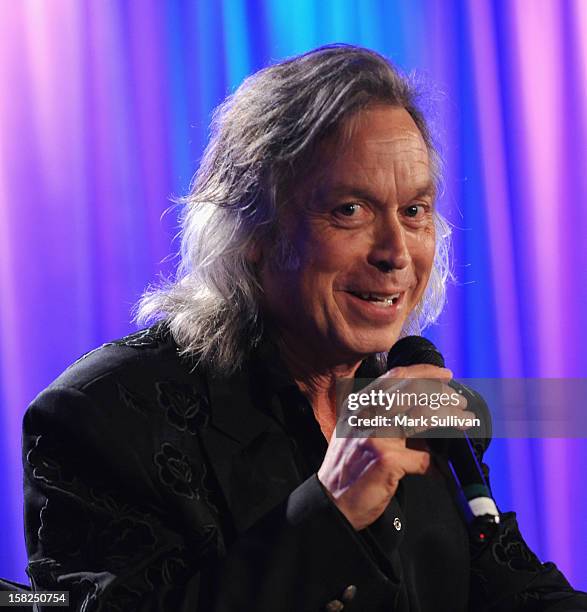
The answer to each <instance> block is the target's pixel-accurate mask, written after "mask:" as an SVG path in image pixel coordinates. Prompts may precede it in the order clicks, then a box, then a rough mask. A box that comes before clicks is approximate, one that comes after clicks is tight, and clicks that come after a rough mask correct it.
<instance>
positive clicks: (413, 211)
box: [404, 204, 426, 219]
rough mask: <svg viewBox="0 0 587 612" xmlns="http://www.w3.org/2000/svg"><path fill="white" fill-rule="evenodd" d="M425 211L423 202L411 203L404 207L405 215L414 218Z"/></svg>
mask: <svg viewBox="0 0 587 612" xmlns="http://www.w3.org/2000/svg"><path fill="white" fill-rule="evenodd" d="M425 212H426V206H425V205H424V204H412V205H411V206H408V207H407V208H405V209H404V214H405V215H406V217H410V218H412V219H415V218H417V217H419V216H421V215H422V214H424V213H425Z"/></svg>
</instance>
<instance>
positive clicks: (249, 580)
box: [23, 325, 587, 612]
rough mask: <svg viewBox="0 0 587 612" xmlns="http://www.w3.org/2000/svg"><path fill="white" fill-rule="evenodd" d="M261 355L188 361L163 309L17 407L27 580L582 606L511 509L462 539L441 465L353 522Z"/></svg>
mask: <svg viewBox="0 0 587 612" xmlns="http://www.w3.org/2000/svg"><path fill="white" fill-rule="evenodd" d="M253 363H255V364H257V365H254V366H253ZM274 367H275V364H273V368H274ZM272 371H273V372H275V369H273V370H272V369H271V366H270V367H269V368H268V369H267V370H266V371H265V372H264V371H263V362H261V365H260V366H259V365H258V362H254V361H251V363H249V364H248V366H247V367H245V368H243V370H242V371H240V372H239V373H238V374H235V375H233V376H230V377H226V378H218V377H214V376H212V375H211V374H209V373H206V372H203V371H202V370H201V369H200V370H198V369H194V368H193V367H192V364H191V363H190V361H189V360H187V359H183V358H180V357H179V356H178V351H177V347H176V345H175V344H174V342H173V341H172V339H171V338H170V336H169V334H168V332H167V331H166V328H165V327H164V326H163V325H159V326H155V327H154V328H151V329H149V330H144V331H142V332H138V333H136V334H133V335H131V336H128V337H127V338H124V339H122V340H120V341H116V342H113V343H109V344H107V345H104V346H103V347H101V348H99V349H97V350H95V351H93V352H91V353H89V354H88V355H86V356H84V357H83V358H82V359H80V360H79V361H77V362H76V363H75V364H74V365H73V366H71V367H70V368H69V369H68V370H66V372H64V373H63V374H62V375H61V376H60V377H59V378H58V379H57V380H56V381H55V382H54V383H53V384H52V385H51V386H50V387H48V388H47V389H46V390H45V391H43V392H42V393H41V394H40V395H39V396H38V397H37V398H36V399H35V401H34V402H33V403H32V404H31V406H30V407H29V410H28V411H27V413H26V416H25V419H24V439H23V460H24V467H25V523H26V540H27V548H28V554H29V561H30V563H29V566H28V570H27V571H28V573H29V576H30V578H31V581H32V582H33V584H34V586H35V587H36V588H37V589H46V590H68V591H70V601H71V602H72V603H71V608H70V609H75V610H82V609H83V610H84V611H85V612H92V611H97V610H108V611H110V610H120V611H121V612H122V611H124V612H129V611H134V610H137V611H145V612H146V611H152V610H169V611H173V612H176V611H177V612H180V611H186V612H187V611H188V610H189V611H190V612H207V611H210V612H212V611H214V612H228V611H237V610H238V611H244V610H262V611H266V612H280V611H287V610H292V611H294V610H295V611H299V612H306V611H307V612H311V611H312V612H315V611H318V610H324V609H331V610H336V609H343V608H341V607H340V606H344V610H346V611H352V610H356V611H362V612H370V611H373V612H375V611H379V610H381V611H383V610H385V611H387V612H399V611H408V610H410V611H422V612H424V611H435V612H442V611H447V612H449V611H450V612H459V611H461V610H467V609H470V610H473V611H475V612H482V611H483V610H490V609H491V610H504V611H505V610H508V611H513V610H552V611H554V610H587V596H585V595H581V594H579V593H575V592H574V591H573V590H572V589H571V587H570V586H569V585H568V583H567V581H566V580H565V579H564V577H563V576H562V575H561V574H560V573H559V572H558V570H556V568H555V567H554V566H553V565H552V564H545V565H543V564H541V563H540V562H539V561H538V559H537V558H536V557H535V556H534V555H533V554H532V553H531V552H530V551H529V549H528V548H527V546H526V545H525V543H524V542H523V540H522V539H521V536H520V535H519V533H518V529H517V525H516V522H515V516H514V515H513V514H512V513H510V514H506V515H505V520H504V521H503V523H502V527H501V532H500V534H499V535H498V536H497V537H496V539H495V541H494V542H492V543H491V544H490V545H488V546H486V547H485V548H484V549H482V550H481V551H473V553H471V549H470V546H469V541H468V536H467V532H466V530H465V527H464V524H463V521H462V519H461V517H460V514H459V511H458V508H457V505H456V503H455V502H454V501H453V495H452V494H451V491H450V487H449V486H447V484H446V482H447V481H446V480H445V479H444V478H442V477H437V478H434V477H418V476H409V477H406V478H404V479H403V480H402V483H401V485H400V488H399V489H398V493H397V495H396V496H395V497H394V499H393V500H392V502H391V503H390V505H389V506H388V508H387V510H386V512H385V514H384V515H383V516H382V517H381V518H380V519H379V520H378V521H376V523H374V524H373V525H372V526H371V527H370V528H369V529H367V530H364V531H363V532H360V533H356V532H355V531H354V530H353V529H352V527H351V526H350V524H349V523H348V522H347V521H346V520H345V518H344V517H343V516H342V514H340V513H339V512H338V510H337V509H336V507H335V506H334V505H333V504H332V503H331V502H330V500H329V498H328V497H327V495H326V494H325V492H324V491H323V489H322V487H321V485H320V483H319V482H318V480H317V478H316V476H315V474H313V473H312V470H314V471H315V468H316V465H315V464H314V465H312V464H311V463H310V464H306V466H305V467H304V464H303V460H304V456H303V455H304V453H303V452H302V451H301V450H300V449H301V448H302V447H303V446H302V447H301V446H300V438H299V436H298V437H297V438H296V435H295V433H292V430H291V427H290V426H289V425H288V423H287V422H286V421H283V420H282V419H281V418H280V417H279V414H281V416H283V411H282V412H281V413H279V410H280V406H279V402H280V401H281V400H283V398H282V397H281V400H280V396H279V393H277V394H276V393H274V391H275V385H273V384H272V383H273V382H275V381H274V380H273V378H272V375H271V372H272ZM278 413H279V414H278ZM302 441H303V440H302ZM477 450H478V452H479V453H480V454H481V453H482V452H483V450H484V447H483V444H479V445H477ZM493 604H494V605H495V607H491V606H492V605H493ZM328 606H330V607H328Z"/></svg>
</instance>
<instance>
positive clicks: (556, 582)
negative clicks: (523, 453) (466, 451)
mask: <svg viewBox="0 0 587 612" xmlns="http://www.w3.org/2000/svg"><path fill="white" fill-rule="evenodd" d="M478 442H479V441H477V444H474V447H475V450H476V452H477V455H478V459H479V461H480V462H481V459H482V454H483V452H484V450H485V448H486V445H484V444H479V443H478ZM482 467H483V472H484V474H485V477H486V479H487V480H489V468H488V466H487V465H486V464H482ZM500 518H501V520H500V524H499V525H498V527H497V530H496V531H495V533H494V534H493V535H492V537H491V540H490V541H489V542H487V543H485V544H483V545H481V546H479V545H476V544H474V543H473V542H472V543H471V585H470V587H471V588H470V593H471V597H470V605H469V609H470V610H471V612H565V611H566V612H579V611H587V594H586V593H583V592H579V591H575V590H574V589H573V588H572V587H571V585H570V584H569V583H568V581H567V580H566V578H565V577H564V576H563V574H562V573H561V572H560V571H559V570H558V569H557V568H556V566H555V565H554V564H553V563H541V562H540V560H539V559H538V557H537V556H536V555H535V554H534V553H533V552H532V551H531V550H530V548H529V547H528V545H527V544H526V542H525V541H524V539H523V537H522V535H521V533H520V530H519V527H518V523H517V521H516V515H515V513H514V512H505V513H502V514H501V517H500Z"/></svg>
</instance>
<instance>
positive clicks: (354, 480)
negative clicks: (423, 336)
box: [318, 364, 474, 531]
mask: <svg viewBox="0 0 587 612" xmlns="http://www.w3.org/2000/svg"><path fill="white" fill-rule="evenodd" d="M412 378H413V379H437V380H438V381H439V384H440V386H441V387H442V388H441V389H440V391H441V392H446V393H449V394H450V393H454V389H452V388H450V387H448V385H447V384H446V383H448V382H449V381H450V379H451V378H452V372H451V371H450V370H448V369H446V368H438V367H436V366H432V365H424V364H422V365H414V366H406V367H400V368H395V369H394V370H391V371H390V372H387V373H386V374H384V375H383V376H381V377H379V378H378V379H377V380H376V381H374V382H373V383H372V384H371V385H369V386H368V387H366V388H365V389H364V390H363V391H366V392H367V391H369V389H371V388H377V389H387V390H388V391H390V390H393V389H394V388H397V386H398V384H400V383H403V384H402V385H401V386H402V388H401V390H402V392H406V393H414V392H416V393H417V392H418V388H417V387H418V384H419V383H418V381H414V383H411V382H408V383H407V386H406V382H405V379H412ZM435 384H436V383H435ZM420 390H421V389H420ZM461 400H462V401H461V403H460V404H459V405H457V406H446V407H441V408H440V409H438V410H437V411H435V414H437V415H438V416H442V417H444V416H449V415H455V416H460V417H463V416H474V415H473V414H472V413H470V412H463V411H464V409H465V408H466V400H465V399H464V398H461ZM407 414H408V415H410V416H416V415H419V414H421V413H420V411H419V409H418V407H414V408H412V409H411V410H409V411H407ZM429 467H430V453H429V452H428V451H424V450H414V449H411V448H408V447H407V445H406V437H405V436H398V437H385V438H375V437H364V438H356V437H344V438H343V437H337V433H336V430H335V431H334V433H333V436H332V438H331V440H330V443H329V445H328V450H327V451H326V456H325V457H324V461H323V463H322V465H321V467H320V469H319V471H318V479H319V480H320V482H321V483H322V485H323V486H324V488H325V489H326V491H327V493H328V494H329V496H330V497H331V499H332V500H333V502H334V503H335V505H336V506H337V507H338V509H339V510H340V511H341V512H342V513H343V514H344V515H345V517H346V518H347V520H348V521H349V522H350V523H351V525H352V526H353V527H354V528H355V529H356V530H357V531H359V530H361V529H364V528H365V527H368V526H369V525H370V524H371V523H373V522H374V521H375V520H377V518H379V516H381V514H383V512H384V510H385V508H386V507H387V505H388V504H389V502H390V500H391V498H392V497H393V496H394V495H395V493H396V491H397V487H398V485H399V482H400V480H401V479H402V478H403V477H404V476H405V475H406V474H426V472H427V471H428V469H429Z"/></svg>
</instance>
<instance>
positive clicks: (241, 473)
mask: <svg viewBox="0 0 587 612" xmlns="http://www.w3.org/2000/svg"><path fill="white" fill-rule="evenodd" d="M254 384H255V381H254V377H253V376H251V375H250V373H249V372H248V371H246V370H245V371H240V372H238V373H236V374H234V375H231V376H227V377H223V378H213V377H208V390H209V400H210V425H209V426H208V427H206V428H204V430H203V431H202V443H203V445H204V449H205V451H206V453H207V456H208V459H209V461H210V464H211V467H212V470H213V471H214V473H215V476H216V478H217V480H218V483H219V485H220V488H221V489H222V492H223V494H224V498H225V500H226V503H227V505H228V509H229V512H230V514H231V520H232V522H233V524H234V526H235V528H236V531H237V533H241V532H243V531H245V530H246V529H248V528H249V527H250V526H251V525H253V524H254V523H255V522H256V521H257V520H258V519H260V518H261V517H262V516H263V515H265V514H266V513H267V512H269V511H270V510H271V509H272V508H273V507H275V506H276V505H277V504H279V502H281V501H282V500H283V499H284V498H286V497H287V496H288V495H289V494H290V493H291V491H292V490H293V489H295V488H296V487H297V486H298V485H299V484H300V483H301V479H300V476H299V473H298V470H297V468H296V464H295V461H294V456H293V452H292V446H291V441H290V439H289V437H288V436H287V434H286V432H285V431H284V429H283V427H282V426H281V425H280V424H279V423H278V421H277V420H276V419H275V418H273V417H272V416H271V414H269V413H268V412H267V411H264V410H263V408H264V407H263V406H260V405H255V403H256V402H255V401H254V400H253V396H257V394H255V393H253V390H254V388H253V385H254ZM265 408H267V407H265Z"/></svg>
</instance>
